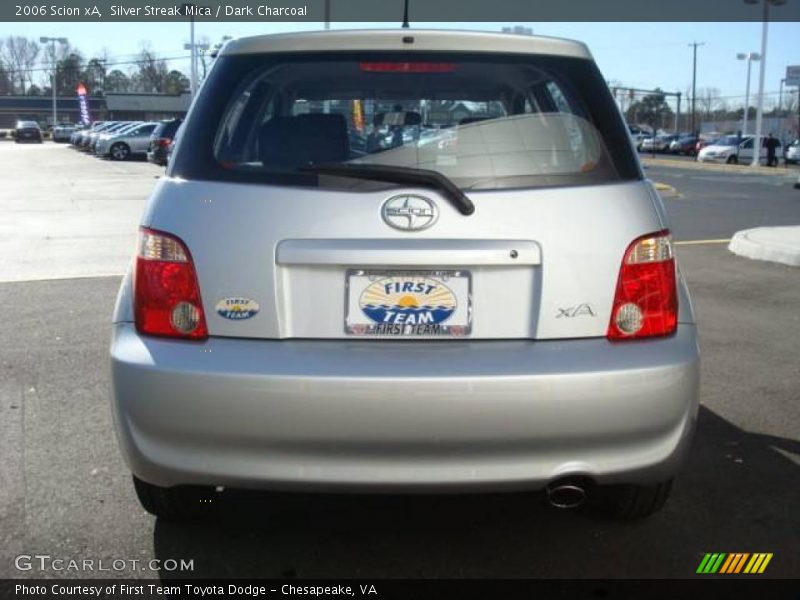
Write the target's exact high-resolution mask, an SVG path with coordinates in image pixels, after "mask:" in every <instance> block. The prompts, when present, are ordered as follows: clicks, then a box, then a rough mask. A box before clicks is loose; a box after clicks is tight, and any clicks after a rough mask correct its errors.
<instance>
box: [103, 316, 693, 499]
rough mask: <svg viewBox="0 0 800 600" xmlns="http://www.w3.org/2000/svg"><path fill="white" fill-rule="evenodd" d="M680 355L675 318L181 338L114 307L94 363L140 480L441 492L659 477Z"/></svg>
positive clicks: (684, 412)
mask: <svg viewBox="0 0 800 600" xmlns="http://www.w3.org/2000/svg"><path fill="white" fill-rule="evenodd" d="M696 359H697V345H696V337H695V328H694V326H693V325H681V326H680V327H679V328H678V332H677V333H676V334H675V335H674V336H672V337H670V338H667V339H656V340H649V341H641V342H635V343H623V344H614V343H612V342H609V341H607V340H605V339H594V340H562V341H551V342H544V343H542V342H533V341H527V340H526V341H523V340H518V341H492V342H487V341H459V342H433V343H427V344H425V343H423V344H420V343H418V342H396V341H361V340H357V341H353V340H336V341H319V340H294V341H264V340H238V339H225V338H211V339H209V340H208V341H207V342H205V343H202V344H191V343H190V344H187V343H185V342H179V341H172V340H162V339H158V338H146V337H142V336H139V335H138V334H137V333H136V331H135V329H134V327H133V325H131V324H119V325H116V326H115V327H114V338H113V341H112V360H111V368H112V374H113V385H114V388H113V393H114V397H115V399H116V401H115V403H114V417H115V422H116V424H117V432H118V436H119V439H120V442H121V445H122V449H123V454H124V455H125V457H126V460H127V461H128V464H129V465H130V467H131V469H132V470H133V472H134V473H136V474H137V476H139V477H140V478H143V479H145V480H146V481H149V482H151V483H154V484H157V485H163V486H171V485H178V484H211V485H228V486H241V487H252V488H265V489H307V490H313V489H349V490H356V489H358V490H370V489H374V490H394V489H403V490H430V491H435V490H439V491H459V490H468V489H485V488H487V489H498V488H505V489H525V488H530V489H536V488H539V487H542V486H544V485H545V484H546V483H547V482H548V481H551V480H553V479H556V478H558V477H561V476H566V475H576V474H581V475H587V476H590V477H592V478H593V479H595V480H596V481H598V482H600V483H615V482H631V481H635V482H640V483H641V482H653V481H660V480H663V479H666V478H668V477H670V476H671V475H672V474H673V473H674V472H675V471H676V470H677V469H678V467H679V465H680V463H681V460H682V458H683V457H684V455H685V453H686V450H687V448H688V445H689V441H690V438H691V433H692V430H693V427H694V422H695V419H696V413H697V402H696V398H697V387H698V377H699V369H698V363H697V360H696ZM145 390H147V393H143V392H144V391H145Z"/></svg>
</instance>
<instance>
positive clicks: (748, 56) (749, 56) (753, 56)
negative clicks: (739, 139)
mask: <svg viewBox="0 0 800 600" xmlns="http://www.w3.org/2000/svg"><path fill="white" fill-rule="evenodd" d="M736 58H737V59H739V60H746V61H747V87H746V88H745V92H744V116H743V117H742V136H745V135H747V113H748V112H750V111H749V109H750V63H751V62H753V61H759V60H761V55H760V54H759V53H758V52H747V53H745V52H740V53H739V54H737V55H736Z"/></svg>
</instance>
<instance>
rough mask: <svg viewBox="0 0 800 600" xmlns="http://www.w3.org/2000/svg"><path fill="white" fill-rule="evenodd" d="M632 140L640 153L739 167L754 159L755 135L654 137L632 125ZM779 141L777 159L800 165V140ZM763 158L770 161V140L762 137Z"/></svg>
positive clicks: (660, 135) (676, 135)
mask: <svg viewBox="0 0 800 600" xmlns="http://www.w3.org/2000/svg"><path fill="white" fill-rule="evenodd" d="M629 130H630V135H631V139H632V140H633V143H634V145H635V146H636V149H637V150H639V151H640V152H659V153H669V154H683V155H686V156H696V157H697V160H698V161H700V162H725V163H728V164H736V163H738V162H750V161H752V160H753V145H754V141H755V136H753V135H745V136H741V137H737V136H736V135H721V134H704V135H700V136H696V135H692V134H686V133H684V134H657V135H653V134H652V133H651V132H648V131H646V130H643V129H639V128H637V127H636V126H633V125H631V126H629ZM776 141H777V144H778V145H777V148H776V152H775V154H776V156H781V155H783V159H784V162H786V164H797V163H798V162H800V140H794V141H792V142H790V143H788V144H786V146H785V148H784V147H783V145H782V144H781V141H780V140H776ZM760 158H761V159H764V160H766V158H767V138H766V136H762V140H761V153H760Z"/></svg>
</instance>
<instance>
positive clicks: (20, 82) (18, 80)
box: [0, 35, 41, 94]
mask: <svg viewBox="0 0 800 600" xmlns="http://www.w3.org/2000/svg"><path fill="white" fill-rule="evenodd" d="M40 51H41V47H40V46H39V43H38V42H37V41H36V40H29V39H27V38H25V37H22V36H14V35H9V36H8V37H7V38H6V39H5V43H4V44H3V45H2V47H0V52H1V54H0V60H2V61H3V62H4V63H5V64H6V65H7V67H6V68H7V70H8V73H9V78H10V79H11V82H12V87H13V89H14V91H15V92H17V93H19V94H24V93H25V91H26V90H27V89H28V86H29V85H32V84H33V69H34V67H35V66H36V59H37V58H38V57H39V53H40Z"/></svg>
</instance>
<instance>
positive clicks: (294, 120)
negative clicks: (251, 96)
mask: <svg viewBox="0 0 800 600" xmlns="http://www.w3.org/2000/svg"><path fill="white" fill-rule="evenodd" d="M258 143H259V156H260V158H261V162H262V164H263V165H265V166H284V167H285V166H293V167H294V166H301V165H308V164H310V163H324V162H340V161H343V160H346V159H347V158H348V154H349V151H350V147H349V140H348V138H347V120H346V119H345V118H344V115H341V114H338V113H334V114H320V113H312V114H305V115H298V116H296V117H274V118H273V119H270V120H269V121H267V122H266V123H265V124H264V125H263V126H262V127H261V133H260V135H259V139H258Z"/></svg>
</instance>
